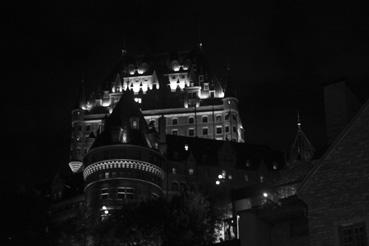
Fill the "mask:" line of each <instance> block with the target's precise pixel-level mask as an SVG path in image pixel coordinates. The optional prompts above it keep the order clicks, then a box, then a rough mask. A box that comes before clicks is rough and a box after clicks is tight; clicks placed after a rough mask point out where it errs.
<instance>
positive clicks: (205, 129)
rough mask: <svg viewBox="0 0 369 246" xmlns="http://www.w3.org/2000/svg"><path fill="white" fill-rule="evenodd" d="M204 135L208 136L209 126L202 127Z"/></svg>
mask: <svg viewBox="0 0 369 246" xmlns="http://www.w3.org/2000/svg"><path fill="white" fill-rule="evenodd" d="M202 135H204V136H207V135H208V128H207V127H205V128H202Z"/></svg>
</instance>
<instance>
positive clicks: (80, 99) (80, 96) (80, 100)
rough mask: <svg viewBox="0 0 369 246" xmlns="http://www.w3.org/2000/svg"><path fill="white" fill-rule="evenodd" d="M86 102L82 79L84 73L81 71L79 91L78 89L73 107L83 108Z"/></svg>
mask: <svg viewBox="0 0 369 246" xmlns="http://www.w3.org/2000/svg"><path fill="white" fill-rule="evenodd" d="M85 104H86V90H85V80H84V74H83V73H82V76H81V82H80V85H79V91H78V99H77V102H76V104H75V108H82V109H83V108H84V107H85Z"/></svg>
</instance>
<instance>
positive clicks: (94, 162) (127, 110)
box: [83, 92, 164, 222]
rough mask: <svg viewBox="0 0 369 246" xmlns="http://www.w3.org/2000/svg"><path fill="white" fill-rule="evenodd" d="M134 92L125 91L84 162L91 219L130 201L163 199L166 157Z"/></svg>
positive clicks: (88, 213)
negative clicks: (134, 97)
mask: <svg viewBox="0 0 369 246" xmlns="http://www.w3.org/2000/svg"><path fill="white" fill-rule="evenodd" d="M158 149H159V144H158V136H157V134H156V133H155V132H154V131H152V130H150V129H149V128H148V126H147V124H146V121H145V119H144V117H143V116H142V114H141V112H140V109H139V107H138V105H137V103H136V102H134V100H133V96H132V93H130V92H124V93H123V94H122V96H121V98H120V100H119V102H118V103H117V105H116V107H115V108H114V110H113V112H112V114H111V115H110V116H109V117H108V118H107V119H106V120H105V127H104V130H103V131H102V132H101V133H100V134H99V135H98V136H97V137H96V139H95V141H94V143H93V144H92V146H91V148H90V150H89V151H88V153H87V154H86V156H85V157H84V159H83V176H84V180H85V194H86V205H87V216H89V217H90V218H92V219H93V220H94V221H95V222H98V221H99V220H102V219H104V218H105V217H106V216H110V215H111V214H114V211H115V210H117V209H120V208H122V206H123V205H124V204H125V203H127V202H137V201H140V200H146V199H151V198H155V197H160V196H161V195H162V181H163V177H164V173H163V170H162V166H163V164H164V157H163V156H162V155H161V153H160V152H159V150H158Z"/></svg>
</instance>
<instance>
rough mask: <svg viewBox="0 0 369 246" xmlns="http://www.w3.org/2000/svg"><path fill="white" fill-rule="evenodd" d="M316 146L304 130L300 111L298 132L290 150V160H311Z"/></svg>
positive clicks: (298, 114)
mask: <svg viewBox="0 0 369 246" xmlns="http://www.w3.org/2000/svg"><path fill="white" fill-rule="evenodd" d="M314 153H315V148H314V146H313V145H312V144H311V142H310V141H309V139H308V138H307V136H306V135H305V133H304V132H303V131H302V122H301V118H300V113H297V133H296V137H295V140H294V141H293V144H292V146H291V150H290V158H289V159H290V161H291V162H293V161H296V160H301V161H310V160H311V159H312V158H313V157H314Z"/></svg>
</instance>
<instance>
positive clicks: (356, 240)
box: [339, 222, 368, 246]
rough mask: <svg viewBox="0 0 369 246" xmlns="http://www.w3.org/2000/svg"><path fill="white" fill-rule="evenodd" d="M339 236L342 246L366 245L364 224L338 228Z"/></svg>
mask: <svg viewBox="0 0 369 246" xmlns="http://www.w3.org/2000/svg"><path fill="white" fill-rule="evenodd" d="M339 234H340V242H341V244H340V245H342V246H349V245H350V246H351V245H355V246H356V245H360V246H361V245H364V246H366V245H368V240H367V236H366V228H365V223H364V222H361V223H355V224H351V225H345V226H340V227H339Z"/></svg>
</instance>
